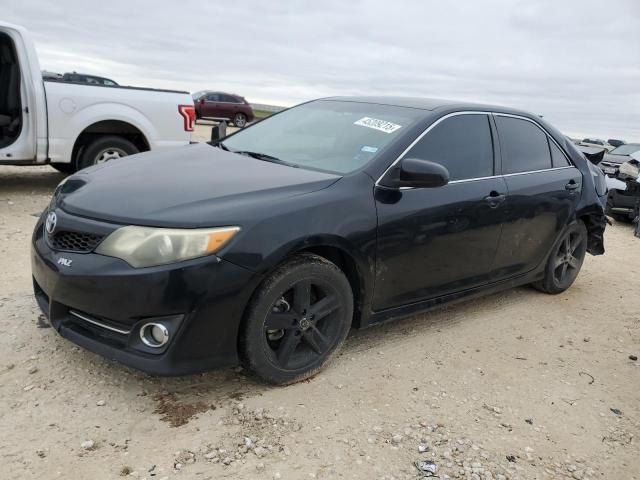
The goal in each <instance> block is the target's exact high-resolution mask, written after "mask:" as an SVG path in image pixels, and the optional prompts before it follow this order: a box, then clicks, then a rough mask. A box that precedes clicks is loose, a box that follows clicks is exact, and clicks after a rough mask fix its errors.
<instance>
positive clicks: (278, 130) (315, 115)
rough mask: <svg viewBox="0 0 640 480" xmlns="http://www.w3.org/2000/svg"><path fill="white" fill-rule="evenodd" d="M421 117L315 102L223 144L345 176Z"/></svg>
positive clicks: (396, 109) (374, 106) (398, 111)
mask: <svg viewBox="0 0 640 480" xmlns="http://www.w3.org/2000/svg"><path fill="white" fill-rule="evenodd" d="M424 114H425V112H424V111H422V110H418V109H413V108H404V107H396V106H390V105H377V104H371V103H357V102H341V101H333V100H318V101H315V102H311V103H306V104H304V105H300V106H299V107H295V108H291V109H289V110H286V111H284V112H282V113H279V114H278V115H275V116H273V117H271V118H268V119H266V120H263V121H261V122H259V123H257V124H255V125H254V126H252V127H251V128H248V129H246V130H241V131H239V132H237V133H235V134H234V135H232V136H230V137H229V138H227V139H225V140H223V143H224V147H226V148H228V149H230V150H231V151H235V152H251V153H254V154H257V153H259V154H262V155H264V156H269V157H272V158H276V159H278V160H280V161H282V162H283V163H286V164H290V165H292V166H298V167H303V168H312V169H318V170H325V171H330V172H336V173H343V174H344V173H348V172H352V171H354V170H358V169H360V168H362V167H364V166H365V165H366V164H368V163H369V162H370V161H371V160H372V159H373V158H374V157H375V156H376V154H377V153H378V152H379V151H380V150H381V149H382V148H384V147H385V146H386V145H388V144H389V143H391V142H392V141H393V140H394V139H396V138H398V136H399V135H401V134H402V132H404V131H406V129H407V128H408V127H409V126H410V125H412V124H414V123H415V122H416V121H417V120H418V119H419V118H421V117H423V116H424Z"/></svg>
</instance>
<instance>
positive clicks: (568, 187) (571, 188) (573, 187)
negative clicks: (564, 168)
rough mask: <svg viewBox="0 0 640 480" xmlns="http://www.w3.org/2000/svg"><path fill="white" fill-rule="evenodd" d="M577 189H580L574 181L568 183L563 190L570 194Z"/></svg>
mask: <svg viewBox="0 0 640 480" xmlns="http://www.w3.org/2000/svg"><path fill="white" fill-rule="evenodd" d="M578 187H580V185H579V184H578V183H576V181H575V180H571V181H570V182H569V183H567V184H566V185H565V186H564V188H565V189H566V190H568V191H570V192H573V191H574V190H576V189H577V188H578Z"/></svg>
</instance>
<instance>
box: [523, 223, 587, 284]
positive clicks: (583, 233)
mask: <svg viewBox="0 0 640 480" xmlns="http://www.w3.org/2000/svg"><path fill="white" fill-rule="evenodd" d="M586 253H587V228H586V227H585V225H584V223H583V222H582V221H580V220H578V221H576V222H574V223H572V224H571V225H569V226H568V227H567V229H566V230H565V232H564V233H563V234H562V236H561V237H560V239H559V240H558V241H557V242H556V245H555V246H554V248H553V250H552V252H551V255H550V256H549V259H548V260H547V265H546V268H545V276H544V278H543V279H542V280H541V281H540V282H536V283H534V284H533V286H534V287H536V288H537V289H538V290H541V291H543V292H545V293H550V294H557V293H561V292H564V291H565V290H566V289H567V288H569V287H570V286H571V285H572V284H573V282H574V281H575V279H576V277H577V276H578V273H579V272H580V268H581V267H582V262H583V261H584V257H585V255H586Z"/></svg>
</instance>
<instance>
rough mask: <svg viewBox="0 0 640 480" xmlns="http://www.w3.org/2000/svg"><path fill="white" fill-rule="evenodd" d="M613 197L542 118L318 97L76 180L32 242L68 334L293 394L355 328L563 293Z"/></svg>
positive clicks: (107, 350) (59, 194)
mask: <svg viewBox="0 0 640 480" xmlns="http://www.w3.org/2000/svg"><path fill="white" fill-rule="evenodd" d="M605 194H606V192H605V187H604V181H603V177H602V172H600V171H599V170H598V169H595V168H592V166H591V165H590V164H589V163H588V162H587V161H586V160H585V158H584V157H583V156H582V154H580V153H579V152H578V151H577V150H576V149H575V148H574V147H573V145H572V144H571V143H569V142H567V141H566V140H565V137H564V136H563V135H562V134H560V133H559V132H558V131H557V130H556V129H555V128H553V127H552V126H550V125H549V124H548V123H547V122H545V121H544V120H542V119H541V118H539V117H538V116H535V115H531V114H528V113H525V112H521V111H516V110H512V109H507V108H502V107H494V106H487V105H472V104H465V103H455V102H445V101H437V100H427V99H407V98H388V97H387V98H378V97H375V98H374V97H357V98H353V97H340V98H328V99H322V100H317V101H312V102H309V103H305V104H302V105H300V106H297V107H294V108H291V109H289V110H286V111H284V112H282V113H279V114H277V115H274V116H273V117H271V118H268V119H266V120H264V121H262V122H259V123H257V124H254V125H253V126H250V127H249V128H247V129H245V130H242V131H239V132H237V133H235V134H233V135H230V136H228V137H226V138H224V139H222V140H219V141H217V142H211V143H210V144H197V145H191V146H188V147H184V148H181V149H174V150H166V151H164V152H157V153H156V152H154V153H143V154H140V155H135V156H131V157H126V158H124V159H120V160H114V161H111V162H108V163H105V164H101V165H98V166H95V167H91V168H88V169H86V170H83V171H80V172H79V173H77V174H75V175H73V176H70V177H68V178H67V179H66V180H65V181H64V182H62V183H61V184H60V185H59V186H58V188H57V189H56V191H55V193H54V195H53V198H52V200H51V203H50V205H49V207H48V208H47V210H46V211H45V212H43V214H42V217H41V218H40V220H39V221H38V223H37V225H36V228H35V231H34V234H33V239H32V256H31V258H32V269H33V284H34V290H35V296H36V299H37V301H38V303H39V305H40V307H41V308H42V310H43V311H44V313H45V315H47V316H48V318H49V320H50V322H51V324H52V325H53V326H54V327H55V329H56V330H57V331H58V332H59V333H60V334H61V335H62V336H64V337H66V338H67V339H69V340H71V341H72V342H75V343H77V344H79V345H81V346H83V347H85V348H87V349H89V350H91V351H93V352H96V353H99V354H101V355H104V356H106V357H108V358H111V359H114V360H117V361H119V362H121V363H123V364H126V365H130V366H132V367H134V368H137V369H140V370H144V371H146V372H149V373H152V374H157V375H174V374H184V373H189V372H196V371H203V370H206V369H211V368H214V367H220V366H230V365H236V364H240V363H241V364H242V365H244V366H245V367H246V368H247V369H248V370H249V371H250V372H252V373H254V374H255V375H256V376H258V377H260V378H262V379H263V380H265V381H267V382H271V383H276V384H285V383H291V382H295V381H298V380H301V379H304V378H307V377H309V376H311V375H313V374H314V373H316V372H318V371H319V370H320V369H321V368H322V367H323V366H324V365H325V363H326V362H327V361H328V360H329V359H330V358H331V357H332V356H333V355H335V353H336V352H337V350H338V349H339V348H340V346H341V345H342V343H343V342H344V340H345V337H346V336H347V334H348V332H349V330H350V329H351V328H352V327H354V328H363V327H367V326H369V325H372V324H375V323H378V322H381V321H383V320H388V319H391V318H397V317H403V316H407V315H411V314H414V313H416V312H421V311H425V310H427V309H429V308H432V307H434V306H437V305H441V304H444V303H448V302H452V301H455V300H460V299H465V298H470V297H473V296H477V295H480V294H484V293H488V292H494V291H497V290H500V289H505V288H510V287H514V286H517V285H524V284H532V285H533V286H534V287H536V288H537V289H539V290H541V291H543V292H546V293H550V294H556V293H559V292H562V291H564V290H566V289H567V288H568V287H569V286H570V285H571V284H572V283H573V281H574V280H575V278H576V276H577V275H578V272H579V271H580V267H581V265H582V262H583V260H584V257H585V253H586V252H589V253H592V254H600V253H602V252H603V251H604V250H603V245H602V235H603V231H604V225H605V217H604V215H603V210H602V204H601V202H600V199H601V197H603V196H604V195H605ZM540 301H543V300H542V299H541V300H540Z"/></svg>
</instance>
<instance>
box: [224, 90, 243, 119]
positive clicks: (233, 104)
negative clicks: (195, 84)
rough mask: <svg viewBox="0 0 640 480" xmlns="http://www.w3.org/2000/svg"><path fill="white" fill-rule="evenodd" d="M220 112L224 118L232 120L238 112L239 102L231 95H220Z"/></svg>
mask: <svg viewBox="0 0 640 480" xmlns="http://www.w3.org/2000/svg"><path fill="white" fill-rule="evenodd" d="M220 100H221V103H220V107H221V108H220V111H221V112H222V115H221V116H222V117H225V118H229V119H232V118H233V116H234V115H235V114H236V112H237V110H238V103H239V102H238V100H237V99H236V98H235V97H232V96H231V95H227V94H225V93H222V94H220Z"/></svg>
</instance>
